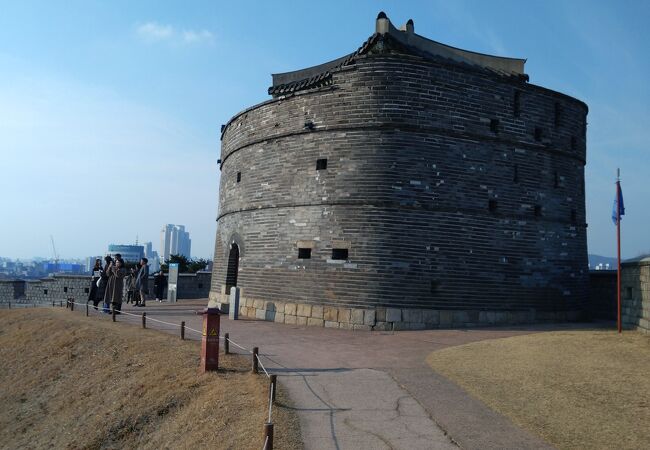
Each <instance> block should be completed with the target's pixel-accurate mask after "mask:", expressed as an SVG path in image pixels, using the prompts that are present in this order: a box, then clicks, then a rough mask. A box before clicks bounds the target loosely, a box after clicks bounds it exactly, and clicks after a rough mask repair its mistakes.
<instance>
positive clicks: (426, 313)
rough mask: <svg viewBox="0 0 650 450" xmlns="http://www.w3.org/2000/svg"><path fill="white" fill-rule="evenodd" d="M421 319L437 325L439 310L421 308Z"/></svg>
mask: <svg viewBox="0 0 650 450" xmlns="http://www.w3.org/2000/svg"><path fill="white" fill-rule="evenodd" d="M422 321H423V322H424V323H426V324H431V325H438V324H439V323H440V311H434V310H432V309H424V310H422Z"/></svg>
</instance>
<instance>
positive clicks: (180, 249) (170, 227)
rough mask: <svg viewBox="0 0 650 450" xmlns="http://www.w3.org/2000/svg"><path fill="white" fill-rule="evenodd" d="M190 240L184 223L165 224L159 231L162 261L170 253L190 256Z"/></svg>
mask: <svg viewBox="0 0 650 450" xmlns="http://www.w3.org/2000/svg"><path fill="white" fill-rule="evenodd" d="M191 247H192V240H191V239H190V233H188V232H187V231H185V226H184V225H174V224H167V225H165V226H164V227H163V229H162V230H161V231H160V251H161V253H162V258H163V261H168V260H169V256H170V255H183V256H185V257H187V258H191Z"/></svg>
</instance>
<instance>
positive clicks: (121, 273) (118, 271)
mask: <svg viewBox="0 0 650 450" xmlns="http://www.w3.org/2000/svg"><path fill="white" fill-rule="evenodd" d="M104 263H105V264H104V266H103V267H102V260H101V259H99V258H98V259H96V260H95V267H94V268H93V277H92V281H91V285H90V292H89V293H88V302H92V304H93V306H94V308H95V309H98V306H99V303H100V302H103V305H102V311H103V312H106V313H110V312H111V311H115V312H116V313H119V311H121V310H122V297H123V291H124V286H125V284H126V288H127V298H126V303H130V302H133V304H134V306H138V307H144V306H146V301H147V296H148V295H149V265H148V263H149V261H148V260H147V258H142V259H141V260H140V262H139V263H138V267H134V268H132V269H131V270H127V269H126V267H125V266H126V265H125V263H124V260H123V259H122V255H120V254H119V253H118V254H116V255H115V258H112V257H111V256H106V257H105V258H104ZM166 281H167V279H166V277H165V274H164V273H163V271H162V270H161V271H160V272H158V273H157V274H156V276H155V277H154V292H155V296H156V300H157V301H162V296H163V292H164V290H165V285H166Z"/></svg>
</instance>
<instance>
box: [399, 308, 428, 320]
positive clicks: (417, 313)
mask: <svg viewBox="0 0 650 450" xmlns="http://www.w3.org/2000/svg"><path fill="white" fill-rule="evenodd" d="M402 320H403V321H404V322H415V323H417V322H423V320H422V310H421V309H403V310H402Z"/></svg>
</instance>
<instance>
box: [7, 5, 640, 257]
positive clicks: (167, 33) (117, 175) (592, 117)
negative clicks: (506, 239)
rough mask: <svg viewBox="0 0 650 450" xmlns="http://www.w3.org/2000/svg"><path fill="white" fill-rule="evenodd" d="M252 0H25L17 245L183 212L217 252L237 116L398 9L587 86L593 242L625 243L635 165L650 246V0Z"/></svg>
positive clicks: (83, 251) (12, 141) (14, 193)
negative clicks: (224, 137) (617, 204)
mask: <svg viewBox="0 0 650 450" xmlns="http://www.w3.org/2000/svg"><path fill="white" fill-rule="evenodd" d="M250 5H254V6H251V7H245V6H242V4H241V3H238V4H223V5H217V4H213V3H212V2H197V3H193V4H192V7H191V8H190V7H187V6H186V5H182V4H180V3H178V4H174V3H171V4H164V5H160V4H159V3H157V2H148V1H144V2H138V3H137V4H132V3H127V2H122V3H120V2H117V3H111V4H110V5H108V4H105V5H103V4H88V3H86V2H71V3H69V4H66V6H61V5H54V4H48V3H43V2H29V1H26V2H13V3H12V2H7V3H6V4H5V5H4V6H3V14H2V16H1V17H0V156H1V158H2V163H3V164H2V167H3V169H4V170H3V173H2V175H3V176H2V177H0V190H1V191H2V192H7V193H10V195H6V196H5V197H4V198H3V206H4V209H5V211H6V214H5V215H4V217H3V219H4V220H3V221H2V222H0V253H2V254H3V255H4V256H7V257H13V258H24V259H27V258H31V257H34V256H43V257H47V256H49V255H51V254H52V252H51V246H50V235H53V236H54V238H55V239H56V244H57V251H58V252H59V254H60V256H61V257H62V258H72V257H80V258H82V257H84V256H86V255H92V254H99V253H102V252H103V251H104V247H105V244H106V243H109V242H122V243H129V242H133V241H134V236H136V235H139V236H140V237H141V240H142V241H152V242H154V243H156V242H158V237H157V236H158V235H157V233H158V232H159V227H160V224H163V223H183V224H185V225H186V226H187V228H188V229H191V230H192V240H193V243H192V247H193V249H192V253H193V254H194V256H195V257H202V258H209V259H212V257H213V251H214V236H215V231H216V222H215V219H216V217H217V198H218V184H219V176H220V173H219V169H218V166H217V159H218V158H219V151H220V141H219V136H220V133H219V130H220V126H221V124H224V123H226V122H227V121H228V120H229V119H230V118H231V117H232V116H233V115H235V114H237V113H238V112H239V111H240V110H242V109H243V108H245V107H247V106H250V105H253V104H256V103H259V102H261V101H265V100H268V99H269V97H268V96H267V95H266V91H267V88H268V86H269V85H270V84H271V76H270V75H271V73H281V72H286V71H291V70H295V69H298V68H301V67H306V66H309V65H310V64H318V63H320V62H322V61H327V60H331V59H334V58H336V57H339V56H341V55H342V54H345V53H346V52H349V50H350V48H349V44H350V42H358V43H359V44H361V43H362V42H363V40H365V39H366V38H367V30H368V29H369V28H370V27H372V20H373V18H374V17H376V15H377V13H378V12H379V10H382V9H383V10H385V11H386V13H387V14H388V15H389V16H390V17H391V18H393V19H394V20H395V21H396V22H398V23H404V22H405V21H406V20H408V19H409V18H412V19H413V20H414V21H415V27H416V32H417V33H419V34H422V35H425V36H429V37H431V38H432V39H435V40H437V41H439V42H445V43H448V44H450V45H453V46H457V47H460V48H467V49H472V50H475V51H478V52H484V53H489V54H497V55H502V56H509V57H522V58H527V71H528V72H529V73H530V74H532V78H531V80H530V82H531V83H533V84H537V85H541V86H546V87H548V88H551V89H553V90H557V91H560V92H563V93H566V94H567V95H570V96H574V97H577V98H579V99H581V100H583V101H585V102H586V103H587V105H588V106H589V115H588V129H587V135H588V138H587V166H586V198H587V223H588V225H589V228H588V245H589V252H590V253H595V254H600V255H608V256H611V255H614V254H615V251H616V239H615V227H613V225H612V223H611V220H610V219H609V216H610V213H611V208H612V202H613V199H614V181H615V174H616V168H617V167H620V168H621V174H622V187H623V192H624V195H625V204H626V207H627V214H626V216H625V217H624V218H623V221H622V236H623V242H622V250H623V257H624V258H631V257H634V256H636V255H638V254H640V253H644V252H648V251H650V236H648V234H647V232H646V231H645V229H646V225H645V224H646V223H647V222H648V221H650V210H649V209H647V208H644V207H643V205H644V204H645V203H646V200H645V197H646V193H647V191H648V189H647V186H646V184H645V176H646V175H645V174H647V173H648V171H650V161H649V160H648V159H647V158H645V156H644V155H645V152H646V151H647V148H648V146H649V145H650V139H649V138H648V133H647V131H646V130H645V128H644V124H645V123H646V122H647V120H648V118H650V110H649V107H648V105H649V104H650V90H649V89H648V88H647V86H646V83H645V74H646V73H647V72H648V70H649V69H650V61H649V59H648V58H647V56H646V55H647V54H648V48H647V47H648V42H650V32H649V31H648V30H647V27H645V19H646V18H647V17H650V5H649V4H647V3H645V2H640V1H638V2H626V3H625V4H621V5H614V4H611V3H606V2H586V1H577V2H572V3H571V4H566V3H564V2H559V1H550V2H544V3H543V4H541V3H538V4H534V5H530V7H529V8H526V9H525V10H522V9H521V7H520V4H519V3H517V2H504V3H499V4H498V5H491V4H483V3H472V2H462V1H456V2H444V1H434V2H423V1H419V2H418V1H413V2H402V3H400V4H399V5H396V4H393V3H390V2H385V1H372V2H371V1H360V2H354V3H353V4H350V3H343V2H338V3H337V2H335V4H334V5H335V7H336V5H338V6H339V7H340V8H343V7H344V8H345V14H339V15H336V16H335V17H331V18H328V21H329V22H328V25H327V26H322V18H317V17H314V16H313V15H312V14H310V13H309V12H308V11H302V10H301V9H300V8H278V7H277V6H274V5H271V4H257V3H256V4H252V3H251V4H250ZM289 23H290V24H291V27H285V26H278V24H289ZM320 42H327V43H328V45H318V43H320ZM315 44H316V45H315ZM623 69H624V70H623ZM124 180H128V181H127V182H125V181H124ZM140 198H146V202H141V201H139V199H140Z"/></svg>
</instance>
